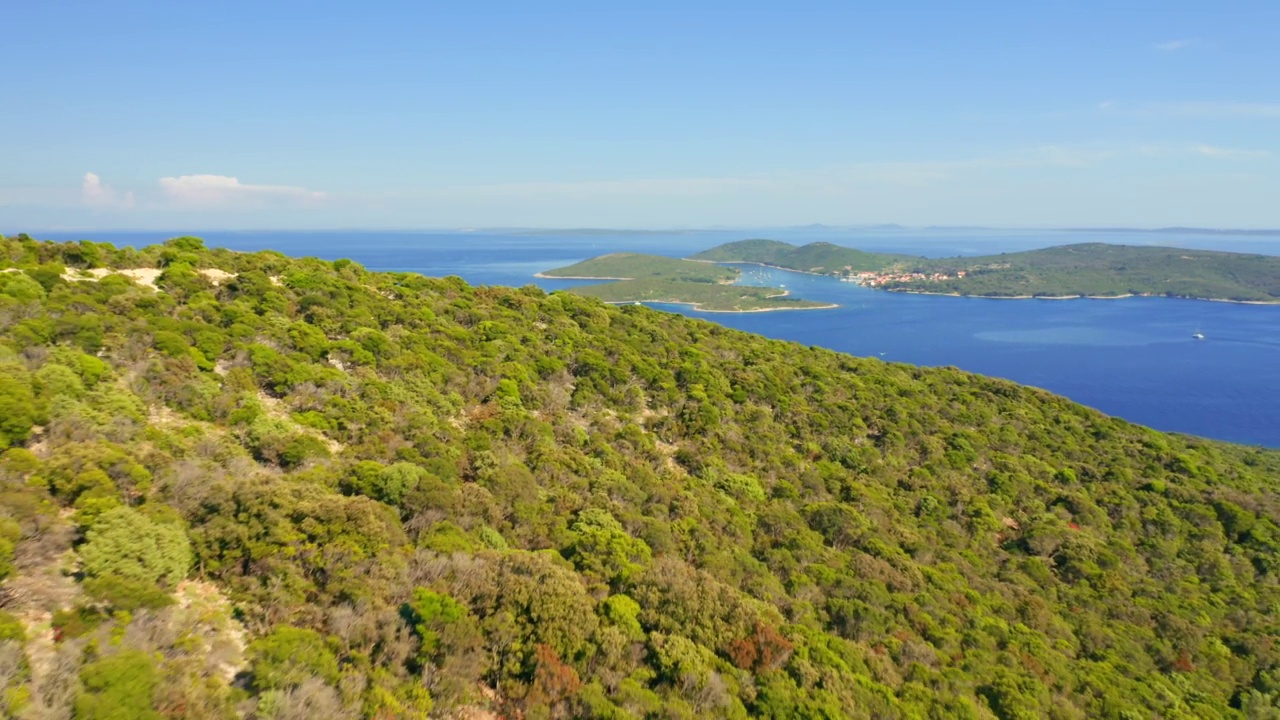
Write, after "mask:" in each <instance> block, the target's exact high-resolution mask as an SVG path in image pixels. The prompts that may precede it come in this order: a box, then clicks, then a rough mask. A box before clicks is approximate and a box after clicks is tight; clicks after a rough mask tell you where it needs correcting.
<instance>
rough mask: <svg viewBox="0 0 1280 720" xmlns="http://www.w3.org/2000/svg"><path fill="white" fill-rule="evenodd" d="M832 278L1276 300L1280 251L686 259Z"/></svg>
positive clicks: (955, 290)
mask: <svg viewBox="0 0 1280 720" xmlns="http://www.w3.org/2000/svg"><path fill="white" fill-rule="evenodd" d="M691 259H693V260H703V261H711V262H717V263H732V262H741V263H755V264H760V265H768V266H771V267H777V268H782V269H786V270H794V271H798V272H805V273H813V274H819V275H834V276H838V277H840V278H841V279H843V280H848V281H850V282H857V283H859V284H862V285H866V286H868V287H874V288H877V289H881V290H891V291H896V292H913V293H929V294H938V295H959V296H975V297H992V298H1016V299H1022V298H1052V299H1068V298H1080V297H1089V298H1122V297H1130V296H1161V297H1178V298H1192V299H1198V300H1217V301H1227V302H1248V303H1265V304H1271V303H1280V257H1276V256H1272V255H1256V254H1247V253H1232V252H1218V251H1209V250H1188V249H1184V248H1169V247H1146V246H1141V247H1139V246H1131V245H1111V244H1107V243H1081V244H1074V245H1062V246H1057V247H1050V248H1044V249H1041V250H1030V251H1026V252H1014V253H1001V254H999V255H984V256H975V257H956V258H943V259H930V258H918V257H908V256H904V255H892V254H885V253H871V252H865V251H862V250H857V249H854V248H848V247H843V246H840V245H833V244H831V243H827V242H816V243H810V244H808V245H803V246H796V245H792V244H790V243H785V242H780V241H777V240H742V241H738V242H732V243H727V244H724V245H719V246H717V247H714V248H711V249H710V250H705V251H703V252H700V253H697V254H695V255H692V256H691Z"/></svg>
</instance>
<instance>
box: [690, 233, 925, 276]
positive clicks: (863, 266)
mask: <svg viewBox="0 0 1280 720" xmlns="http://www.w3.org/2000/svg"><path fill="white" fill-rule="evenodd" d="M689 257H690V258H691V259H693V260H710V261H712V262H746V263H758V264H760V265H771V266H773V267H780V268H785V269H788V270H799V271H800V272H808V273H817V274H820V275H829V274H837V275H839V274H846V273H849V272H860V271H864V270H884V269H886V268H889V267H893V266H895V265H897V264H900V263H913V262H916V261H918V260H919V258H913V257H909V256H906V255H891V254H887V253H873V252H866V251H864V250H855V249H853V248H847V247H841V246H839V245H833V244H831V243H828V242H815V243H809V244H808V245H802V246H798V247H797V246H795V245H792V244H790V243H785V242H782V241H780V240H739V241H737V242H731V243H725V244H724V245H717V246H716V247H713V248H711V249H710V250H703V251H702V252H700V253H696V254H694V255H690V256H689Z"/></svg>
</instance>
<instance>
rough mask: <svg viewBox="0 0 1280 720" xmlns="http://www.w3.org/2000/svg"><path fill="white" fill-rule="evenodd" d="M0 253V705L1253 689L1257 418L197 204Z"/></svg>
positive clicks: (968, 708)
mask: <svg viewBox="0 0 1280 720" xmlns="http://www.w3.org/2000/svg"><path fill="white" fill-rule="evenodd" d="M0 270H3V272H0V446H2V447H3V448H7V449H5V450H4V451H3V454H2V455H0V687H2V688H4V690H3V695H2V696H0V713H2V714H5V715H7V716H14V717H19V718H42V719H44V718H67V717H75V718H103V719H105V718H123V717H128V718H233V717H245V718H277V719H282V720H283V719H286V718H288V719H292V718H308V719H318V718H357V717H371V718H425V717H441V718H496V717H509V718H567V717H603V718H702V717H729V718H745V717H767V718H780V719H781V718H846V717H848V718H898V717H905V718H1063V719H1068V718H1095V717H1102V718H1165V719H1173V718H1185V719H1188V720H1189V719H1192V718H1195V719H1201V718H1236V717H1239V718H1272V717H1276V716H1277V713H1278V712H1280V647H1277V645H1276V638H1277V637H1278V636H1280V610H1278V608H1280V588H1278V587H1277V574H1278V573H1280V496H1278V494H1277V487H1278V483H1280V454H1277V453H1276V452H1273V451H1265V450H1261V449H1254V448H1245V447H1239V446H1232V445H1226V444H1222V443H1215V442H1209V441H1203V440H1199V439H1194V438H1182V437H1175V436H1171V435H1167V434H1162V433H1158V432H1155V431H1152V430H1148V429H1145V428H1141V427H1136V426H1133V425H1130V424H1128V423H1126V422H1124V421H1122V420H1118V419H1113V418H1108V417H1106V416H1104V415H1102V414H1100V413H1097V412H1094V411H1092V410H1089V409H1086V408H1083V407H1081V406H1079V405H1075V404H1073V403H1071V402H1068V401H1066V400H1064V399H1062V398H1060V397H1056V396H1053V395H1050V394H1048V393H1045V392H1043V391H1039V390H1034V389H1030V388H1025V387H1021V386H1017V385H1014V384H1012V383H1009V382H1005V381H1000V380H994V379H988V378H983V377H979V376H975V375H971V374H967V373H963V372H960V371H957V370H953V369H921V368H915V367H910V366H906V365H898V364H886V363H883V362H881V361H878V360H875V359H860V358H854V357H849V356H845V355H840V354H837V353H834V352H829V351H825V350H821V349H818V348H811V347H803V346H799V345H796V344H792V343H785V342H778V341H771V340H766V339H763V338H759V337H755V336H751V335H747V334H744V333H741V332H737V331H732V330H728V329H725V328H723V327H720V326H717V325H714V324H711V323H707V322H701V321H696V320H691V319H688V318H684V317H682V316H679V315H674V314H667V313H662V312H657V311H654V310H650V309H647V308H644V307H632V306H626V307H609V306H606V305H603V304H602V303H600V302H599V301H597V300H594V299H591V298H586V297H582V296H580V295H575V294H570V293H553V294H550V295H548V294H545V293H543V292H542V291H541V290H538V289H537V288H533V287H526V288H521V289H511V288H475V287H470V286H468V285H467V284H466V283H464V282H462V281H461V280H459V279H457V278H444V279H431V278H426V277H422V276H419V275H415V274H408V273H373V272H368V271H366V270H364V269H362V268H361V267H360V266H359V265H357V264H355V263H352V262H350V261H344V260H338V261H334V262H327V261H321V260H316V259H290V258H287V257H285V256H283V255H280V254H278V253H273V252H261V253H255V254H237V253H233V252H230V251H225V250H210V249H206V248H204V247H203V245H202V243H201V242H200V241H199V240H196V239H194V238H178V239H175V240H171V241H169V242H168V243H166V244H164V245H163V246H155V247H149V248H145V249H142V250H134V249H129V248H113V247H111V246H109V245H105V244H94V243H87V242H86V243H66V244H53V243H43V242H37V241H33V240H30V239H28V238H25V237H22V236H20V237H19V238H9V239H4V240H0Z"/></svg>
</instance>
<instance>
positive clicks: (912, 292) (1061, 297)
mask: <svg viewBox="0 0 1280 720" xmlns="http://www.w3.org/2000/svg"><path fill="white" fill-rule="evenodd" d="M871 289H872V290H879V289H880V288H871ZM884 292H896V293H903V294H906V295H939V296H942V297H965V298H977V299H979V300H1124V299H1125V298H1135V297H1149V298H1165V299H1168V300H1198V301H1201V302H1220V303H1232V304H1234V305H1280V300H1275V301H1272V300H1227V299H1225V298H1198V297H1182V296H1173V297H1169V296H1166V295H1143V294H1135V293H1129V294H1126V295H965V294H963V293H956V292H930V291H928V290H905V289H899V288H884Z"/></svg>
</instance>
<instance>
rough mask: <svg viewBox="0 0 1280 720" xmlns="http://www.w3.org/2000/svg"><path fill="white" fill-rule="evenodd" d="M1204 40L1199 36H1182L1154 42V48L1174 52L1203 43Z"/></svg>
mask: <svg viewBox="0 0 1280 720" xmlns="http://www.w3.org/2000/svg"><path fill="white" fill-rule="evenodd" d="M1204 44H1205V43H1204V41H1203V40H1201V39H1199V38H1183V39H1181V40H1169V41H1167V42H1162V43H1156V44H1155V49H1157V50H1162V51H1164V52H1174V51H1177V50H1182V49H1185V48H1189V47H1197V46H1200V45H1204Z"/></svg>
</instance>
